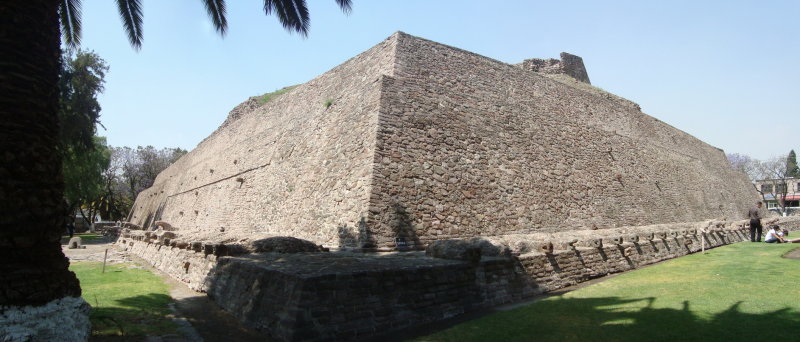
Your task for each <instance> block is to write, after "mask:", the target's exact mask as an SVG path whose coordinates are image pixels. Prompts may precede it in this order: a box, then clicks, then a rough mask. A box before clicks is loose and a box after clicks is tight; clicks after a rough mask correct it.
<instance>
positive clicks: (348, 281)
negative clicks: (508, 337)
mask: <svg viewBox="0 0 800 342" xmlns="http://www.w3.org/2000/svg"><path fill="white" fill-rule="evenodd" d="M697 224H703V225H704V224H706V222H705V221H704V222H698V223H697ZM781 226H782V227H787V228H789V229H793V230H796V229H798V228H800V218H786V220H785V221H784V222H781ZM663 228H664V227H663V226H652V227H638V228H637V229H638V230H642V231H658V230H659V229H663ZM628 229H633V228H628ZM601 233H602V232H601ZM612 233H615V234H619V233H618V232H613V231H612V232H609V234H612ZM748 234H749V233H748V232H746V231H744V230H739V229H732V228H728V229H721V230H720V231H718V232H717V233H715V234H708V235H706V236H705V237H703V236H702V235H698V236H697V237H694V238H686V237H684V236H679V237H677V238H669V239H655V240H652V241H641V242H636V243H634V242H630V241H626V242H623V243H622V244H620V245H611V246H602V247H599V248H594V247H582V246H575V247H574V248H572V249H569V250H563V249H562V250H559V249H554V250H553V252H552V253H541V252H539V251H531V252H529V253H524V254H522V255H519V256H516V257H513V258H498V257H485V256H484V257H483V258H481V259H480V260H477V262H476V260H475V258H472V259H471V260H470V261H464V260H444V259H441V258H431V257H425V256H423V255H422V253H420V252H408V253H353V252H334V253H295V254H277V253H265V254H251V255H243V256H240V257H220V258H217V257H215V256H214V255H208V256H206V255H204V254H203V253H194V252H191V251H187V250H184V249H177V248H166V247H158V246H157V245H155V244H147V243H145V242H143V241H138V240H137V241H135V242H134V241H132V242H131V244H133V245H132V246H130V247H127V246H121V247H123V248H125V247H127V248H128V250H129V251H130V252H132V253H134V254H136V255H139V256H140V257H143V258H145V259H146V260H148V261H149V262H151V263H152V264H153V265H154V266H155V267H156V268H158V269H160V270H162V271H165V272H167V273H168V274H170V275H171V276H173V277H175V278H176V279H180V280H182V281H184V282H186V283H187V284H188V285H189V286H190V287H191V288H194V289H196V290H200V291H207V292H208V293H209V296H211V297H212V298H213V299H214V300H215V301H216V302H217V303H218V304H219V305H220V306H222V307H223V308H225V309H226V310H228V311H230V312H232V313H233V314H234V315H236V316H238V317H239V318H240V319H241V320H242V321H244V322H245V323H247V324H249V325H251V326H252V327H254V328H256V329H258V330H261V331H263V332H264V333H266V334H268V335H270V336H271V337H273V338H275V339H277V340H285V341H291V340H296V341H322V340H347V339H355V338H361V337H366V336H370V335H373V334H375V333H377V332H389V331H395V330H401V329H404V328H407V327H410V326H414V325H417V324H421V323H426V322H431V321H437V320H441V319H444V318H447V317H452V316H454V315H459V314H462V313H465V312H469V311H473V310H477V309H480V308H485V307H490V306H493V305H498V304H503V303H510V302H514V301H518V300H521V299H523V298H527V297H530V296H533V295H536V294H539V293H542V292H547V291H552V290H555V289H559V288H563V287H566V286H570V285H574V284H577V283H580V282H583V281H586V280H589V279H595V278H597V277H600V276H603V275H607V274H612V273H617V272H623V271H627V270H631V269H634V268H637V267H641V266H643V265H648V264H652V263H655V262H659V261H662V260H667V259H670V258H674V257H678V256H682V255H686V254H690V253H694V252H697V251H699V250H700V249H701V244H700V243H699V240H698V239H699V238H701V237H702V238H704V239H705V240H704V243H705V248H707V249H708V248H714V247H717V246H721V245H724V244H729V243H734V242H739V241H746V240H748V239H749V235H748ZM574 235H579V234H577V233H565V236H564V237H558V236H551V237H550V238H553V239H555V240H556V241H566V243H565V245H569V243H572V245H573V246H574V245H576V244H577V243H575V242H573V241H575V239H573V240H569V238H568V236H574ZM517 238H520V237H514V238H509V241H514V239H517ZM687 240H691V241H692V242H690V243H688V244H687V242H686V241H687ZM442 243H444V244H445V245H446V244H458V245H461V246H473V247H472V248H473V249H472V250H473V251H474V252H477V251H479V248H478V247H477V245H473V244H471V243H470V241H467V240H454V241H440V242H437V243H432V244H430V245H429V248H430V247H434V246H437V245H439V244H442ZM494 243H496V244H500V245H502V243H503V242H493V244H494ZM554 245H557V244H554ZM231 246H236V245H231ZM465 259H469V258H465ZM255 284H257V286H256V285H255Z"/></svg>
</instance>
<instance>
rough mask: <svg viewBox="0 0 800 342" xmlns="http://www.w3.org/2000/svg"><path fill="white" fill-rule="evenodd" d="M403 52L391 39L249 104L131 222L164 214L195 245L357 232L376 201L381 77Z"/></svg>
mask: <svg viewBox="0 0 800 342" xmlns="http://www.w3.org/2000/svg"><path fill="white" fill-rule="evenodd" d="M393 55H394V42H393V41H389V40H387V41H385V42H383V43H381V44H379V45H377V46H375V47H373V48H372V49H370V50H368V51H365V52H364V53H362V54H360V55H358V56H356V57H354V58H352V59H350V60H348V61H347V62H345V63H343V64H342V65H340V66H338V67H336V68H334V69H332V70H330V71H328V72H326V73H325V74H323V75H321V76H319V77H317V78H315V79H313V80H311V81H309V82H307V83H305V84H302V85H299V86H297V87H296V88H294V89H292V90H291V91H289V92H288V93H285V94H283V95H280V96H278V97H276V98H274V99H272V100H270V101H269V102H267V103H266V104H263V105H259V104H258V103H257V102H256V100H255V99H251V100H249V101H248V102H246V103H244V104H242V105H240V106H239V107H237V109H236V110H234V111H233V112H232V113H231V117H229V119H228V120H226V122H225V123H224V124H223V125H222V127H220V128H219V129H218V130H217V131H216V132H214V133H213V134H212V135H211V136H209V137H208V138H206V139H205V140H204V141H203V142H201V143H200V144H199V145H198V146H197V148H195V149H194V150H192V151H191V152H189V153H188V154H187V155H186V156H184V157H182V158H181V159H180V160H178V161H177V162H176V163H175V164H174V165H172V166H170V167H169V168H168V169H166V170H165V171H164V172H162V173H161V174H159V176H158V177H157V178H156V180H155V184H154V185H153V186H152V187H151V188H149V189H147V190H145V191H144V192H142V193H141V194H140V195H139V196H138V197H137V199H136V203H135V204H134V208H133V211H132V213H131V215H130V221H131V222H133V223H135V224H138V225H141V226H145V227H149V226H151V225H152V224H153V222H154V221H156V220H163V221H166V222H169V223H170V224H171V225H172V226H174V227H176V228H177V229H178V230H179V231H180V234H181V235H184V236H187V235H188V236H191V237H192V239H193V240H191V241H202V240H208V241H217V242H220V241H237V240H240V239H243V238H249V239H253V238H258V237H264V236H273V235H292V236H296V237H299V238H304V239H309V240H314V241H318V242H319V243H325V244H326V245H338V244H339V241H338V238H339V235H340V234H339V231H340V230H341V231H343V232H345V233H346V234H341V235H343V236H344V237H347V238H349V237H351V236H352V235H353V234H352V232H353V231H355V230H356V229H357V225H358V223H359V220H360V218H361V217H362V216H363V214H364V213H365V212H366V211H367V206H368V203H367V201H368V193H369V191H368V189H369V187H370V186H371V184H370V181H371V177H370V175H371V171H372V161H373V155H374V146H375V134H376V131H377V115H378V100H379V93H378V92H379V90H380V88H379V87H377V86H376V82H379V79H380V77H383V75H390V74H391V73H392V68H393ZM328 100H333V103H332V104H331V105H330V106H329V107H326V106H325V102H326V101H328ZM237 117H238V118H237Z"/></svg>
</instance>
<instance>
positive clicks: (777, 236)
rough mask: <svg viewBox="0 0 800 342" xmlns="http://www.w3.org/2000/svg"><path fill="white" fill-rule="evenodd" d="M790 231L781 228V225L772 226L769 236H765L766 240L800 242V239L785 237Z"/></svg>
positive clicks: (771, 241)
mask: <svg viewBox="0 0 800 342" xmlns="http://www.w3.org/2000/svg"><path fill="white" fill-rule="evenodd" d="M788 233H789V232H786V231H783V230H781V227H780V226H771V227H770V230H769V231H768V232H767V236H766V237H765V238H764V242H766V243H800V239H794V240H788V239H785V238H784V234H785V235H789V234H788Z"/></svg>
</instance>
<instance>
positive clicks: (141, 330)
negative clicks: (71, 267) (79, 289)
mask: <svg viewBox="0 0 800 342" xmlns="http://www.w3.org/2000/svg"><path fill="white" fill-rule="evenodd" d="M87 300H88V301H90V304H91V305H92V312H91V314H90V315H89V318H90V319H91V322H92V339H91V340H92V341H106V340H113V341H127V340H128V339H129V338H132V337H137V336H138V338H139V340H141V337H142V336H145V335H151V336H160V335H167V334H175V333H176V331H177V327H178V326H177V324H175V323H174V322H173V321H172V319H171V318H172V316H171V313H172V312H171V311H170V309H169V307H168V305H169V303H170V302H172V298H171V297H170V296H168V295H165V294H160V293H150V294H147V295H139V296H133V297H128V298H123V299H118V300H115V302H116V304H115V305H119V306H109V305H108V303H105V304H104V303H102V301H101V302H99V303H97V302H95V299H94V298H87ZM98 304H99V305H98Z"/></svg>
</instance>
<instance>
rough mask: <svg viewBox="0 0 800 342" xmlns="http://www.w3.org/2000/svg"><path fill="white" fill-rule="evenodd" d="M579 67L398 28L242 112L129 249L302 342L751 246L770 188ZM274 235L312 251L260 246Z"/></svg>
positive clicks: (168, 173)
mask: <svg viewBox="0 0 800 342" xmlns="http://www.w3.org/2000/svg"><path fill="white" fill-rule="evenodd" d="M561 57H562V59H561V60H526V61H525V62H523V63H520V64H518V65H510V64H506V63H502V62H499V61H496V60H492V59H490V58H487V57H484V56H480V55H477V54H474V53H471V52H468V51H464V50H460V49H457V48H453V47H449V46H445V45H442V44H439V43H435V42H432V41H428V40H425V39H422V38H418V37H414V36H410V35H407V34H404V33H402V32H398V33H395V34H394V35H392V36H391V37H389V38H388V39H386V40H385V41H383V42H382V43H380V44H378V45H376V46H375V47H373V48H371V49H369V50H367V51H365V52H363V53H361V54H359V55H358V56H356V57H354V58H352V59H350V60H348V61H346V62H345V63H343V64H341V65H339V66H337V67H335V68H333V69H331V70H330V71H328V72H326V73H324V74H322V75H320V76H318V77H317V78H315V79H313V80H311V81H309V82H307V83H304V84H301V85H299V86H297V87H294V88H292V89H291V90H290V91H288V92H286V93H285V94H283V95H280V96H277V97H275V98H273V99H272V100H270V101H269V102H267V103H264V104H260V103H259V101H258V100H257V99H256V98H251V99H249V100H248V101H246V102H244V103H242V104H241V105H239V106H238V107H236V108H234V110H233V111H231V113H230V114H229V116H228V118H227V119H226V120H225V122H224V123H223V124H222V125H221V126H220V128H218V129H217V130H216V131H215V132H214V133H213V134H212V135H211V136H209V137H208V138H206V139H205V140H204V141H203V142H201V143H200V144H199V145H198V147H197V148H196V149H194V150H193V151H191V152H190V153H188V154H187V155H186V156H184V157H183V158H181V159H180V160H178V161H177V162H176V163H175V164H174V165H172V166H171V167H170V168H168V169H167V170H165V171H164V172H162V173H161V174H160V175H159V176H158V177H157V178H156V181H155V183H154V185H153V186H152V187H151V188H150V189H147V190H145V191H144V192H142V193H141V194H140V195H139V196H138V198H137V200H136V203H135V204H134V208H133V211H132V212H131V214H130V217H129V221H130V223H129V224H127V225H128V229H126V230H125V231H124V232H123V234H122V235H121V237H120V240H119V245H120V246H121V247H122V248H125V249H127V250H129V251H131V252H133V253H135V254H137V255H140V256H142V257H144V258H145V259H147V260H148V261H150V262H151V263H153V264H154V265H155V266H156V267H157V268H159V269H161V270H164V271H165V272H167V273H168V274H170V275H172V276H173V277H175V278H177V279H180V280H182V281H184V282H186V283H188V284H189V286H190V287H192V288H194V289H197V290H200V291H205V292H208V293H209V296H211V297H212V298H214V300H215V301H217V303H219V304H220V305H221V306H222V307H224V308H226V309H228V310H230V311H231V312H233V313H234V314H236V315H238V316H239V318H240V319H242V320H243V321H245V322H247V323H248V324H250V325H251V326H254V327H256V328H257V329H259V330H261V331H264V332H265V333H267V334H268V335H270V336H271V337H273V338H277V339H279V340H304V341H305V340H326V339H350V338H361V337H365V336H371V335H374V334H375V333H378V332H387V331H393V330H397V329H402V328H405V327H409V326H413V325H415V324H420V323H425V322H431V321H436V320H440V319H444V318H448V317H452V316H454V315H458V314H461V313H463V312H467V311H470V310H474V309H477V308H481V307H486V306H491V305H497V304H501V303H507V302H510V301H514V300H519V299H521V298H525V297H528V296H531V295H534V294H537V293H541V292H544V291H550V290H553V289H557V288H561V287H564V286H568V285H572V284H575V283H579V282H582V281H585V280H588V279H592V278H596V277H599V276H602V275H605V274H609V273H614V272H621V271H625V270H629V269H633V268H636V267H639V266H641V265H646V264H650V263H653V262H657V261H660V260H665V259H668V258H673V257H676V256H680V255H685V254H687V253H693V252H696V251H699V250H701V249H702V248H710V247H715V246H719V245H723V244H727V243H732V242H738V241H741V240H743V239H744V238H745V235H744V234H743V229H745V225H744V223H743V222H742V221H741V220H740V218H741V215H742V213H743V212H745V211H746V209H747V208H748V206H749V205H750V204H751V203H752V202H753V201H755V200H756V198H757V196H756V193H755V190H754V189H753V187H752V185H751V184H750V182H749V180H748V179H747V178H746V177H745V176H744V175H743V174H739V173H736V172H733V171H732V170H731V169H730V167H729V166H728V163H727V160H726V158H725V156H724V153H723V151H721V150H719V149H717V148H715V147H712V146H709V145H708V144H705V143H703V142H702V141H700V140H698V139H696V138H694V137H692V136H690V135H688V134H686V133H684V132H682V131H680V130H678V129H675V128H673V127H671V126H669V125H667V124H665V123H663V122H661V121H659V120H657V119H655V118H653V117H650V116H648V115H646V114H644V113H642V112H641V109H640V107H639V106H638V105H637V104H635V103H633V102H631V101H628V100H626V99H623V98H620V97H618V96H616V95H613V94H609V93H607V92H605V91H603V90H601V89H598V88H595V87H592V86H591V85H590V84H589V78H588V73H587V72H586V68H585V67H584V65H583V61H582V60H581V59H580V57H577V56H573V55H569V54H562V56H561ZM798 223H800V222H794V221H792V222H791V223H790V226H791V225H793V226H792V227H794V226H797V224H798ZM136 228H139V229H136ZM156 228H157V229H156ZM142 229H143V230H142ZM154 229H155V230H154ZM278 236H291V237H296V238H300V239H304V240H308V241H306V242H298V243H297V244H296V245H297V246H303V248H304V249H303V250H305V251H306V252H305V253H297V254H293V255H292V256H288V254H284V253H278V252H276V250H272V252H269V253H265V251H266V250H263V249H260V247H258V246H274V245H275V244H274V241H275V240H270V239H274V237H278ZM265 239H266V240H265ZM281 239H285V238H281ZM281 241H288V240H281ZM278 246H280V244H278ZM425 246H428V248H429V249H428V255H427V256H426V255H422V254H420V253H419V252H412V253H404V254H407V255H395V254H387V253H385V252H386V251H392V250H414V249H421V248H423V247H425ZM459 246H460V247H459ZM462 247H463V249H458V248H462ZM329 249H331V250H334V251H338V252H333V253H329V252H325V251H327V250H329ZM352 250H356V251H359V252H361V253H360V254H359V253H356V254H353V252H352ZM297 251H302V250H297ZM365 251H377V252H382V253H363V252H365ZM431 256H435V257H436V258H431Z"/></svg>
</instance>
